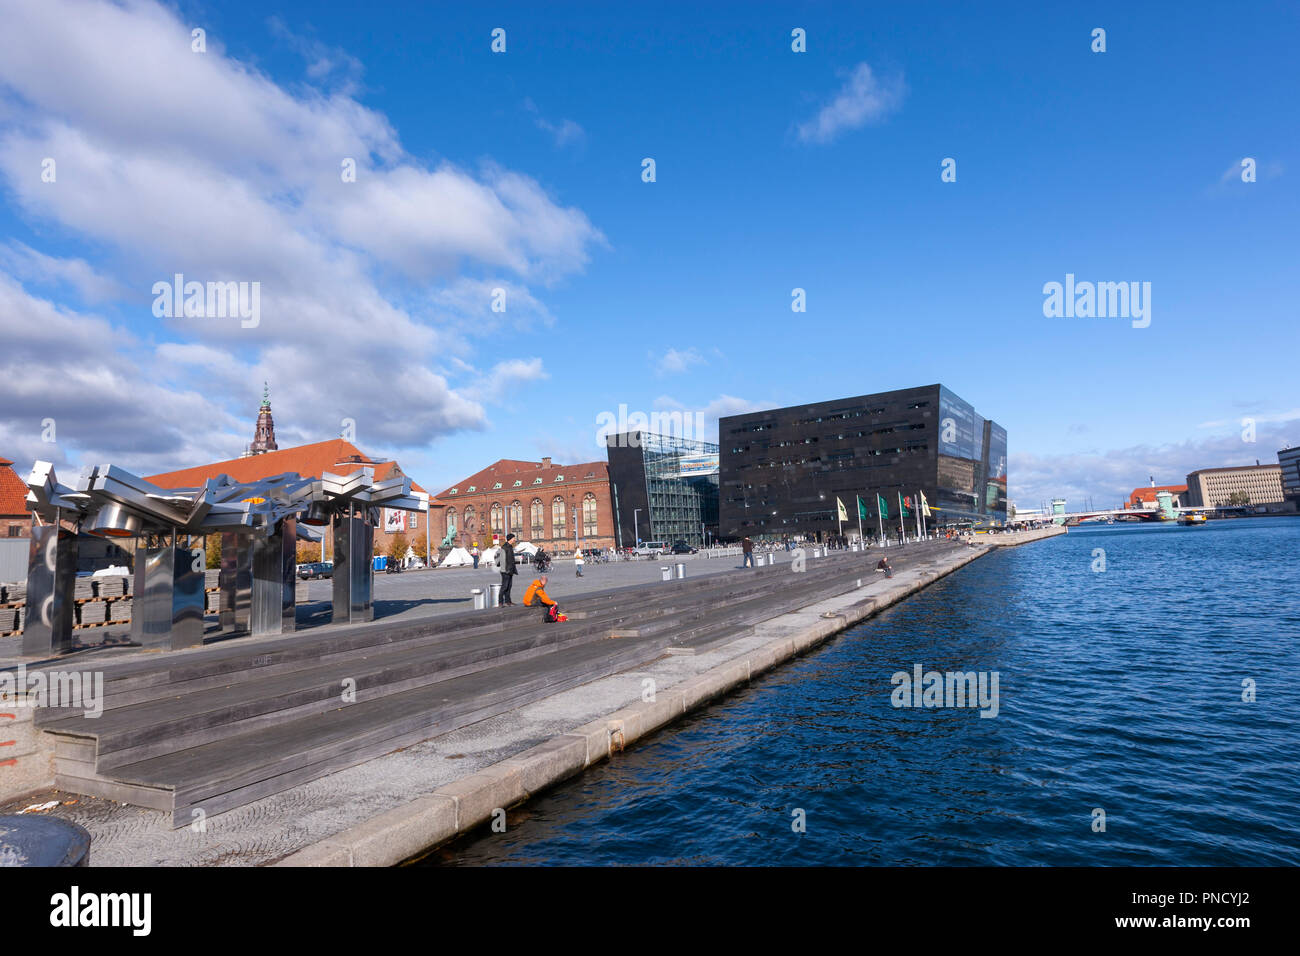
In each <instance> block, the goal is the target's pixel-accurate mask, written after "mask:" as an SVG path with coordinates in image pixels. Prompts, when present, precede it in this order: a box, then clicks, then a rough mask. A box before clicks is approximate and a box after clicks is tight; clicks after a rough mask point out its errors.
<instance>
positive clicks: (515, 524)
mask: <svg viewBox="0 0 1300 956" xmlns="http://www.w3.org/2000/svg"><path fill="white" fill-rule="evenodd" d="M523 527H524V506H523V505H521V504H520V503H519V502H518V501H512V502H510V521H509V523H508V525H507V527H506V531H507V532H511V531H513V532H515V533H516V534H518V533H519V532H520V531H522V530H523Z"/></svg>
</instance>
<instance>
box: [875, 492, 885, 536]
mask: <svg viewBox="0 0 1300 956" xmlns="http://www.w3.org/2000/svg"><path fill="white" fill-rule="evenodd" d="M883 500H884V499H883V498H881V497H880V492H876V527H877V528H879V529H880V546H881V547H884V546H885V519H884V518H882V517H881V516H880V502H881V501H883Z"/></svg>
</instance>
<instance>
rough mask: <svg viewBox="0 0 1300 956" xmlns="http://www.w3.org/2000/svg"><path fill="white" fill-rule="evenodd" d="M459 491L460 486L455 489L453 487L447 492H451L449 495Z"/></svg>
mask: <svg viewBox="0 0 1300 956" xmlns="http://www.w3.org/2000/svg"><path fill="white" fill-rule="evenodd" d="M458 491H460V489H459V488H453V489H451V491H449V492H447V494H449V495H454V494H456V493H457V492H458Z"/></svg>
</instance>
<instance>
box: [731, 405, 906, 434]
mask: <svg viewBox="0 0 1300 956" xmlns="http://www.w3.org/2000/svg"><path fill="white" fill-rule="evenodd" d="M888 407H889V406H888V405H877V406H874V407H871V408H851V409H847V410H845V411H842V412H829V413H827V414H825V415H818V416H817V417H816V418H800V419H797V420H796V421H795V422H793V424H794V425H820V424H822V423H823V422H840V421H847V420H848V419H851V418H862V417H863V416H864V415H883V414H884V413H885V411H886V410H887V409H888ZM929 407H930V403H929V402H928V401H927V402H912V404H910V405H908V406H907V408H908V410H909V411H912V410H915V409H918V408H929ZM786 424H787V425H789V424H791V423H786ZM776 427H777V425H776V424H775V423H773V422H770V421H767V422H756V423H754V424H752V425H742V426H741V427H740V428H732V429H730V431H731V433H732V434H733V435H734V434H739V433H740V432H761V431H771V430H772V429H774V428H776Z"/></svg>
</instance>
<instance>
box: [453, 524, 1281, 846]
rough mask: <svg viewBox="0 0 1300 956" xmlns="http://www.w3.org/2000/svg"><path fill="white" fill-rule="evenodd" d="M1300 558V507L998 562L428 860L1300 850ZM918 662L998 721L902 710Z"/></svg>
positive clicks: (1108, 535) (1083, 540)
mask: <svg viewBox="0 0 1300 956" xmlns="http://www.w3.org/2000/svg"><path fill="white" fill-rule="evenodd" d="M1099 548H1100V549H1102V550H1104V552H1105V553H1104V558H1105V567H1106V570H1105V571H1104V572H1101V573H1098V572H1095V571H1093V570H1092V568H1093V567H1094V566H1096V565H1097V561H1096V558H1097V554H1096V549H1099ZM1297 555H1300V520H1295V519H1284V518H1277V519H1251V520H1237V521H1220V522H1213V523H1210V524H1207V525H1204V526H1202V527H1197V528H1181V527H1177V526H1164V525H1162V526H1142V527H1126V526H1108V527H1098V528H1096V529H1086V528H1085V529H1077V530H1072V531H1071V532H1070V534H1069V535H1068V536H1066V537H1063V538H1057V539H1053V540H1051V541H1047V542H1042V543H1038V544H1032V545H1029V546H1026V547H1022V548H1016V549H1011V550H1009V551H1004V552H1000V553H996V554H991V555H988V556H986V557H984V558H981V559H980V560H978V561H976V562H974V563H973V564H971V565H968V566H967V567H966V568H964V569H963V570H961V571H959V572H957V573H956V574H954V575H951V576H949V577H948V578H945V579H944V580H943V581H940V582H939V583H937V584H936V585H934V586H932V587H930V588H929V589H927V590H926V591H924V592H922V593H920V594H918V595H915V596H913V597H912V598H909V599H908V600H907V601H906V602H904V603H903V604H902V605H900V606H898V607H895V608H893V609H891V610H890V611H887V612H885V613H884V614H882V615H880V616H879V617H877V618H875V619H874V620H871V621H868V622H866V623H865V624H863V625H860V626H858V627H855V628H853V629H851V630H850V631H848V632H846V633H845V634H843V635H841V636H840V637H839V638H838V639H836V640H835V641H834V642H832V643H831V644H829V645H826V646H825V647H823V648H822V649H820V650H818V651H816V652H814V653H813V654H811V655H809V656H808V657H805V658H803V659H801V660H798V661H796V662H793V663H791V664H789V665H787V666H785V667H782V668H780V669H778V670H776V671H774V672H772V673H770V674H768V675H767V676H765V677H763V678H760V679H758V680H756V681H755V682H754V683H753V685H752V686H751V687H750V688H748V689H746V690H743V691H741V692H738V693H736V694H733V695H732V696H730V697H728V698H727V699H725V700H723V701H720V702H718V703H716V704H715V705H714V706H711V707H709V708H708V709H707V710H705V711H702V712H700V713H697V714H696V715H694V716H692V717H690V718H688V719H686V720H684V721H682V722H680V723H678V724H675V725H673V726H672V727H670V728H668V729H665V730H664V731H662V732H661V733H659V734H658V735H656V736H654V737H652V738H650V739H648V740H645V741H642V742H641V743H639V744H637V745H635V746H634V747H632V748H631V749H630V750H629V751H627V752H626V753H624V754H621V755H617V756H616V757H615V758H614V759H613V760H611V761H610V762H609V763H607V764H602V765H600V766H598V767H596V768H593V769H592V770H589V771H588V772H587V773H585V774H584V775H582V776H581V777H578V778H575V779H574V780H573V781H571V782H569V783H568V784H565V785H562V786H560V787H558V788H557V789H555V790H554V791H552V792H550V793H548V794H545V795H543V796H541V797H539V798H538V799H536V800H534V801H532V802H530V803H529V804H528V805H526V806H524V807H522V808H520V809H519V810H517V811H515V812H513V813H512V814H511V816H510V819H509V828H508V830H507V832H506V833H503V834H492V833H490V832H487V831H483V832H482V833H481V834H476V835H475V836H473V837H470V838H467V839H465V840H462V841H460V842H458V843H456V844H454V845H453V846H451V847H449V848H445V849H443V850H441V851H438V852H437V853H435V854H433V855H432V856H431V857H430V858H429V860H428V861H427V862H429V863H432V864H437V863H444V864H446V863H451V864H515V865H519V864H525V865H526V864H586V863H594V864H624V865H628V864H633V865H635V864H663V863H667V864H674V863H676V864H681V863H685V864H738V865H762V864H775V865H781V864H830V865H834V864H845V865H863V864H927V865H928V864H1018V865H1027V864H1054V865H1063V864H1084V865H1088V864H1103V865H1119V864H1134V865H1209V864H1219V865H1225V864H1226V865H1262V864H1291V865H1295V864H1297V863H1300V849H1298V848H1300V799H1297V796H1296V770H1297V767H1296V764H1297V761H1296V754H1297V750H1298V748H1297V718H1300V694H1297V688H1296V682H1297V680H1298V679H1300V638H1298V636H1300V604H1298V602H1297V601H1296V597H1295V595H1296V593H1297V591H1298V590H1300V588H1298V587H1297V585H1300V563H1298V562H1297ZM917 663H919V664H921V665H923V667H924V669H926V670H932V669H933V670H941V671H948V670H961V671H997V672H998V673H999V676H1000V712H999V715H998V716H997V717H996V718H992V719H981V718H980V717H979V715H978V712H977V711H976V710H973V709H956V708H948V709H942V708H941V709H896V708H895V707H893V706H892V705H891V702H890V693H891V691H892V690H893V685H891V683H890V676H891V675H892V674H894V673H895V672H897V671H910V670H911V669H912V667H913V665H914V664H917ZM1247 679H1250V680H1253V681H1254V682H1255V685H1256V687H1257V694H1258V699H1257V700H1256V701H1255V702H1254V703H1246V702H1243V701H1242V682H1243V680H1247ZM1098 809H1099V810H1102V811H1104V813H1105V824H1106V829H1105V832H1094V830H1093V820H1094V810H1098ZM799 810H802V811H803V814H804V817H805V819H806V832H803V833H796V832H794V830H793V829H792V825H791V824H792V821H793V820H794V819H795V817H796V815H797V813H796V812H797V811H799Z"/></svg>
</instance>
